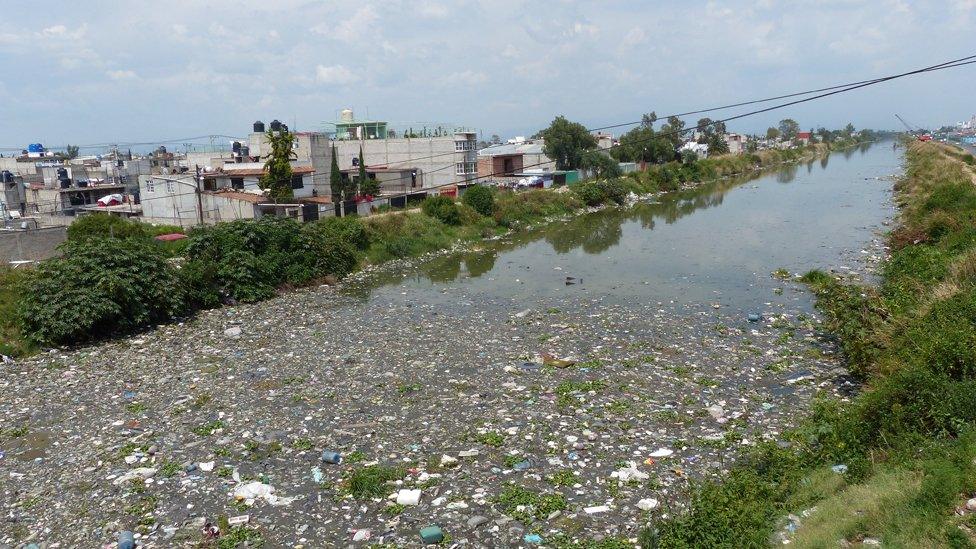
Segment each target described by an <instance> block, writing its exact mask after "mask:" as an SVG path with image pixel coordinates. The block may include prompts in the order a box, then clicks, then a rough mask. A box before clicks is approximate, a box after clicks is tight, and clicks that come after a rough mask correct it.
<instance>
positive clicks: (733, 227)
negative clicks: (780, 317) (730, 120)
mask: <svg viewBox="0 0 976 549" xmlns="http://www.w3.org/2000/svg"><path fill="white" fill-rule="evenodd" d="M868 148H869V147H867V146H865V147H858V148H857V149H858V150H859V151H860V152H861V154H864V153H865V152H866V151H867V149H868ZM885 150H886V151H887V152H886V153H885V154H888V155H891V157H892V158H894V156H893V155H892V153H891V151H890V149H885ZM843 154H844V158H845V159H849V158H851V155H853V154H854V149H849V150H847V151H844V152H843ZM829 163H830V156H829V155H826V156H824V157H822V158H820V159H819V161H818V160H812V161H809V162H805V164H806V173H804V174H803V177H804V178H806V179H809V178H810V177H816V178H818V181H819V180H820V179H819V177H820V176H819V175H814V176H809V175H807V174H813V173H814V171H815V168H819V170H821V171H822V170H826V169H827V167H828V165H829ZM799 169H800V165H799V164H794V165H788V166H784V167H782V168H781V169H779V170H778V171H777V172H776V173H775V174H768V175H763V176H760V175H757V174H751V175H748V176H743V177H738V178H731V179H725V180H719V181H715V182H711V183H708V184H705V185H703V186H701V187H698V188H696V189H691V190H686V191H679V192H676V193H669V194H667V195H664V196H661V197H658V200H659V201H658V202H653V203H641V204H638V205H636V206H634V207H632V208H626V209H609V210H604V211H600V212H594V213H590V214H585V215H581V216H579V217H576V218H573V219H571V220H569V221H567V222H563V223H558V224H555V225H550V226H547V227H543V228H540V229H538V230H536V231H532V232H529V233H520V234H516V235H512V236H510V237H507V238H505V239H503V240H500V241H496V242H491V243H487V244H486V245H485V248H484V249H481V250H477V251H470V252H465V253H459V254H452V255H449V256H443V257H439V258H436V259H434V260H431V261H427V262H425V263H423V264H421V265H419V266H415V267H412V268H409V269H407V270H406V271H403V270H400V271H397V272H389V273H385V274H384V273H381V274H377V275H375V276H373V277H370V279H369V280H368V282H365V283H362V284H360V285H358V286H356V285H346V287H344V290H343V291H344V293H345V294H346V295H350V296H354V297H357V298H360V299H363V300H365V299H368V298H369V297H370V294H371V292H373V291H376V290H379V289H380V288H382V287H384V286H390V285H397V286H400V287H401V288H403V289H407V287H409V288H412V289H414V290H416V289H422V288H425V287H431V286H433V287H436V288H437V289H438V293H442V292H446V291H449V290H450V286H449V285H454V284H466V283H469V284H475V283H478V287H479V288H481V291H486V292H490V293H491V295H495V294H499V295H508V292H516V293H518V294H519V295H525V296H534V295H537V294H538V293H539V292H549V291H554V290H553V288H554V287H556V286H561V285H562V283H561V282H560V281H559V276H565V275H570V274H572V275H574V276H587V275H588V276H587V277H586V280H587V281H588V282H587V284H586V287H588V288H590V289H591V291H593V290H596V288H597V286H595V284H598V283H597V279H599V278H601V277H602V278H604V279H606V280H607V281H610V282H612V281H617V282H618V284H617V285H616V287H617V288H618V291H619V287H620V285H619V282H621V281H624V280H627V281H629V282H631V283H632V284H641V285H642V287H646V286H643V284H646V282H644V281H646V280H652V279H653V280H656V281H657V282H659V283H662V282H663V281H664V280H670V281H671V282H672V283H674V284H678V283H681V284H684V283H683V282H680V281H682V280H689V276H693V277H695V280H698V281H699V282H695V283H696V284H700V283H701V282H700V281H705V280H711V282H708V284H712V286H709V287H708V288H706V290H704V291H714V288H715V287H716V286H715V285H714V284H726V283H729V284H733V283H734V284H740V285H741V284H742V282H743V281H742V280H738V279H737V277H741V276H742V275H741V273H743V272H757V270H760V269H766V265H765V263H766V262H779V263H777V264H776V265H772V266H771V267H770V268H769V270H772V269H775V268H778V267H782V266H784V265H787V263H786V262H784V261H796V260H795V257H796V256H797V254H803V253H805V254H807V255H810V256H811V257H812V256H813V254H823V253H825V252H823V250H824V249H825V248H826V247H829V246H833V245H835V244H836V243H838V239H839V238H840V237H844V238H847V237H849V235H847V233H843V234H841V233H840V232H837V233H836V234H828V233H829V231H827V230H826V229H824V230H821V231H820V232H821V233H822V234H823V239H824V241H823V242H814V241H813V240H811V241H810V242H806V241H801V243H803V246H799V247H798V246H796V245H795V243H796V241H797V239H803V238H805V236H804V235H807V234H809V228H810V227H821V224H822V223H824V220H825V219H827V218H828V217H831V216H838V217H836V218H835V219H834V220H833V223H831V224H830V225H829V227H833V228H834V229H832V230H836V231H842V229H841V228H843V227H848V226H849V227H854V226H856V225H855V224H853V223H848V221H849V220H848V219H847V218H846V217H840V216H844V215H854V216H856V215H858V213H857V212H856V211H854V210H850V209H848V210H842V211H837V209H836V208H835V207H834V206H833V205H834V203H835V202H834V199H833V198H831V196H832V195H830V194H829V193H835V194H834V195H833V196H836V193H837V192H844V191H843V190H842V189H841V188H840V187H830V186H827V187H823V186H815V187H812V188H809V189H807V190H804V191H794V190H784V191H775V190H774V188H775V187H778V186H779V185H777V186H775V187H770V186H768V185H762V184H760V185H758V186H755V187H753V189H756V190H749V191H748V192H745V194H742V195H740V194H736V199H735V200H734V201H733V203H734V204H735V206H734V207H730V208H725V209H722V210H719V212H718V214H717V216H716V215H712V216H699V217H696V219H697V220H698V221H697V222H696V223H692V224H690V225H687V226H685V225H682V226H681V227H679V228H678V229H676V230H677V231H678V232H677V233H675V232H674V231H672V230H671V229H669V232H668V234H669V236H667V237H663V238H664V239H663V240H662V238H651V237H650V235H649V233H651V232H652V231H661V230H663V229H662V227H670V226H672V225H676V224H677V223H678V221H679V220H681V219H683V218H685V217H687V216H690V215H692V214H694V213H696V212H701V211H703V210H709V209H712V208H715V207H717V206H721V205H723V203H725V202H726V199H727V197H728V196H729V193H730V191H732V190H733V189H736V188H737V187H740V186H742V185H744V184H746V183H749V182H752V181H755V180H757V179H760V178H762V179H765V180H768V181H776V182H777V183H779V184H780V185H789V184H791V183H793V182H794V181H796V179H797V176H798V173H801V172H799ZM856 169H857V166H856V165H854V164H850V165H847V164H843V165H840V166H836V167H834V168H832V170H833V171H835V172H837V173H836V174H834V176H832V177H828V178H826V179H823V181H824V182H828V181H835V182H837V183H836V184H837V185H845V184H844V183H843V181H844V180H845V179H846V177H847V176H846V175H845V174H847V171H849V170H856ZM838 175H839V176H840V177H835V176H838ZM857 179H860V177H858V178H857ZM851 180H853V179H851ZM844 188H847V187H844ZM858 192H867V191H863V190H859V191H858ZM872 192H873V191H872ZM808 193H809V194H808ZM811 200H812V201H814V202H810V201H811ZM744 219H746V220H749V221H748V222H747V223H743V220H744ZM661 221H663V222H664V224H663V225H662V224H661V223H660V222H661ZM804 224H807V225H806V226H807V229H806V230H804V229H802V227H803V226H804ZM821 228H822V227H821ZM732 235H734V236H732ZM854 236H856V235H854ZM730 238H731V240H723V239H730ZM720 242H725V243H720ZM825 243H829V244H827V245H825ZM838 245H839V244H838ZM615 248H616V250H614V249H615ZM808 248H809V249H808ZM801 249H802V251H798V250H801ZM610 250H614V251H610ZM579 252H582V254H584V255H587V256H600V259H599V260H593V261H582V260H579V259H575V258H573V254H575V253H579ZM777 254H779V255H777ZM500 256H504V257H503V258H502V261H499V259H500ZM554 270H555V271H556V272H555V273H554V272H553V271H554ZM560 270H564V272H563V273H561V274H560V273H559V272H558V271H560ZM584 271H588V272H584ZM661 277H665V278H664V279H663V280H662V278H661ZM631 279H633V280H631ZM637 279H639V280H640V282H635V280H637ZM478 281H481V282H478ZM589 281H593V282H589ZM675 281H679V282H675ZM715 281H721V282H715ZM513 282H514V283H515V286H513V285H512V284H513ZM659 288H660V289H661V290H662V291H663V289H664V288H663V286H659ZM687 289H690V288H689V287H687V286H682V287H680V288H678V291H684V290H687ZM431 295H433V294H431ZM760 299H765V298H760Z"/></svg>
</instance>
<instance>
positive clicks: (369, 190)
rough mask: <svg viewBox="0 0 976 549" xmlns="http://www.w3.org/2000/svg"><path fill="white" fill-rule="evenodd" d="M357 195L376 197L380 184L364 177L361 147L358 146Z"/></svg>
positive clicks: (364, 165) (364, 169) (364, 168)
mask: <svg viewBox="0 0 976 549" xmlns="http://www.w3.org/2000/svg"><path fill="white" fill-rule="evenodd" d="M358 183H359V194H363V195H369V196H376V195H378V194H380V184H379V183H377V182H376V180H375V179H370V178H369V176H368V175H366V162H365V161H364V160H363V146H362V145H360V146H359V181H358Z"/></svg>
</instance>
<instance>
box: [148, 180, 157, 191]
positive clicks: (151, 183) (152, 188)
mask: <svg viewBox="0 0 976 549" xmlns="http://www.w3.org/2000/svg"><path fill="white" fill-rule="evenodd" d="M146 192H147V193H154V192H156V180H155V179H152V178H150V179H147V180H146Z"/></svg>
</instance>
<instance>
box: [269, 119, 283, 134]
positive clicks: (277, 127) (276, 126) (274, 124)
mask: <svg viewBox="0 0 976 549" xmlns="http://www.w3.org/2000/svg"><path fill="white" fill-rule="evenodd" d="M271 131H273V132H280V131H281V121H280V120H278V119H277V118H276V119H274V120H272V121H271Z"/></svg>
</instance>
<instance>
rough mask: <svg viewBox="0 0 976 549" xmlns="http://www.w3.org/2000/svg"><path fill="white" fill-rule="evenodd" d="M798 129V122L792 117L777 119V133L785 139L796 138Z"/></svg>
mask: <svg viewBox="0 0 976 549" xmlns="http://www.w3.org/2000/svg"><path fill="white" fill-rule="evenodd" d="M799 131H800V124H799V123H798V122H797V121H796V120H793V119H792V118H784V119H783V120H780V121H779V133H780V135H781V136H782V137H783V139H785V140H786V141H793V140H794V139H796V134H797V133H799Z"/></svg>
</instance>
